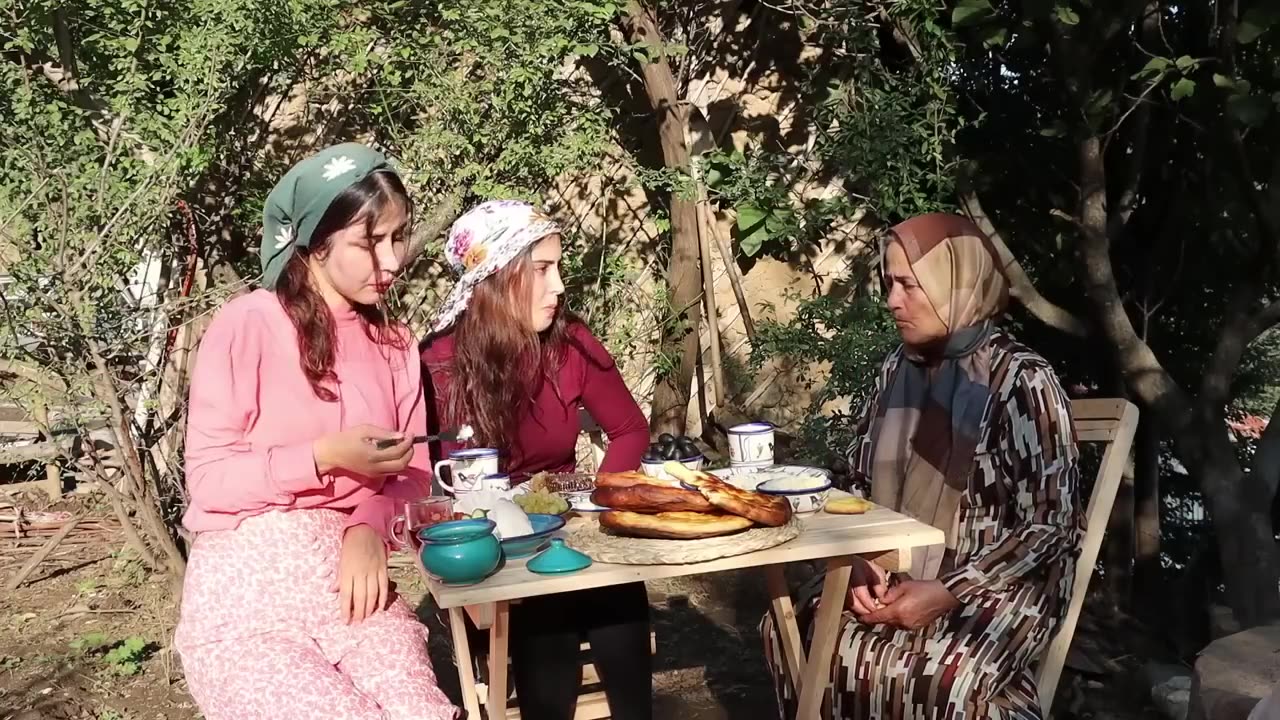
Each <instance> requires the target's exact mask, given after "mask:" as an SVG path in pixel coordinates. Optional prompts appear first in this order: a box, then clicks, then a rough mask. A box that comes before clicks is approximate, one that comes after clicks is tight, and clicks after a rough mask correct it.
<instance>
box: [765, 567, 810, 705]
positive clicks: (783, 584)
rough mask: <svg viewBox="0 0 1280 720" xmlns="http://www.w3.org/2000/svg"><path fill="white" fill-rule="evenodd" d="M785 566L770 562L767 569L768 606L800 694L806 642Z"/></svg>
mask: <svg viewBox="0 0 1280 720" xmlns="http://www.w3.org/2000/svg"><path fill="white" fill-rule="evenodd" d="M784 568H785V566H784V565H770V566H768V567H766V568H765V569H764V573H765V581H766V582H767V584H768V587H769V605H770V607H771V608H772V610H773V626H774V628H776V629H777V631H778V638H779V639H780V640H781V641H782V647H780V648H778V650H779V651H781V652H782V661H783V664H784V665H785V667H786V669H787V674H788V675H790V676H791V687H792V689H793V690H795V693H796V694H797V695H799V694H800V686H801V684H802V680H803V672H804V666H805V663H806V660H805V657H804V641H803V639H802V638H801V637H800V626H799V625H797V624H796V609H795V605H794V604H793V603H792V602H791V592H790V590H788V589H787V578H786V575H785V574H784V572H783V569H784Z"/></svg>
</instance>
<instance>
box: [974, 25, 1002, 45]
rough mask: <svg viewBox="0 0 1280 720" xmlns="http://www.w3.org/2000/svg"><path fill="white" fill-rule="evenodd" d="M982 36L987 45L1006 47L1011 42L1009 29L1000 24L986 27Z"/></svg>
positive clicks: (984, 43)
mask: <svg viewBox="0 0 1280 720" xmlns="http://www.w3.org/2000/svg"><path fill="white" fill-rule="evenodd" d="M981 37H982V44H983V45H984V46H986V47H1004V45H1005V43H1007V42H1009V29H1008V28H1004V27H999V26H992V27H989V28H984V29H983V31H982V33H981Z"/></svg>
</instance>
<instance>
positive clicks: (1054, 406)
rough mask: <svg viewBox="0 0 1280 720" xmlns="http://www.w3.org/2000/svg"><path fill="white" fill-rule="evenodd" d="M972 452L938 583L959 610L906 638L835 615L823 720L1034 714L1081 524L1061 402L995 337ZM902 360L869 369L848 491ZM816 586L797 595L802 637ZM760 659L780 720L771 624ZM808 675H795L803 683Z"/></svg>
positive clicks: (781, 680)
mask: <svg viewBox="0 0 1280 720" xmlns="http://www.w3.org/2000/svg"><path fill="white" fill-rule="evenodd" d="M990 342H992V343H993V344H994V348H993V350H994V352H993V353H992V371H991V382H990V387H991V388H992V395H991V400H990V401H989V403H988V406H987V408H986V410H985V412H984V415H983V418H984V419H983V423H982V432H981V442H980V443H979V445H978V453H977V455H976V457H975V458H974V465H973V473H972V475H971V477H970V481H969V487H968V490H967V492H966V493H965V495H964V497H963V500H962V501H961V505H960V509H959V511H958V517H957V518H956V523H957V524H956V528H957V548H956V551H955V553H954V554H951V553H948V555H947V557H945V558H944V559H943V563H942V569H941V571H940V575H939V579H940V580H942V581H943V583H944V584H945V585H946V587H947V588H948V589H949V590H950V591H951V592H952V594H954V595H955V596H956V598H957V599H959V600H960V602H961V606H960V607H959V608H957V609H956V610H954V611H952V612H951V613H949V614H946V615H943V616H942V617H939V618H938V619H937V620H935V621H934V622H933V623H932V624H930V625H928V626H926V627H925V628H922V629H921V630H919V631H914V632H913V631H906V630H899V629H896V628H892V627H889V626H886V625H877V626H868V625H863V624H862V623H860V622H859V621H858V620H857V619H856V618H855V616H854V615H853V614H852V613H850V612H849V611H847V610H846V611H845V612H844V613H843V616H842V618H841V623H840V627H839V631H838V632H839V639H838V641H837V643H836V649H835V657H834V658H833V662H832V671H831V677H829V678H825V681H826V683H827V685H828V689H827V695H826V698H825V699H824V702H823V710H822V712H823V717H824V718H856V719H862V718H892V719H893V720H909V719H911V718H930V719H933V718H943V719H945V720H980V719H983V718H999V719H1005V718H1009V719H1014V718H1017V719H1023V718H1041V717H1042V713H1041V709H1040V704H1039V701H1038V699H1037V696H1036V687H1035V683H1034V680H1033V676H1032V670H1033V668H1034V667H1035V664H1036V662H1037V661H1038V659H1039V657H1040V656H1041V655H1042V654H1043V652H1044V649H1045V647H1046V646H1047V645H1048V643H1049V641H1050V639H1051V638H1052V633H1053V631H1054V630H1055V629H1056V628H1057V626H1058V624H1059V623H1060V622H1061V620H1062V618H1063V616H1064V615H1065V613H1066V606H1067V600H1068V598H1069V597H1070V589H1071V583H1072V581H1073V578H1074V577H1075V557H1076V555H1077V553H1078V546H1079V540H1080V534H1081V532H1082V531H1083V515H1082V513H1081V512H1080V503H1079V492H1078V472H1077V467H1076V465H1077V452H1076V445H1075V438H1074V432H1073V430H1072V426H1071V416H1070V404H1069V402H1068V400H1067V397H1066V394H1065V393H1064V392H1063V390H1062V387H1061V385H1060V384H1059V382H1058V379H1057V376H1056V375H1055V374H1054V372H1053V369H1052V368H1051V367H1050V366H1049V364H1048V362H1047V361H1045V360H1044V359H1043V358H1042V357H1040V356H1039V355H1037V354H1035V353H1034V352H1032V351H1031V350H1029V349H1027V348H1026V347H1024V346H1022V345H1020V344H1018V343H1017V342H1015V341H1014V340H1013V339H1012V338H1010V337H1009V336H1008V335H1006V334H1004V333H1002V332H998V331H997V332H996V333H994V334H993V335H992V337H991V340H990ZM900 362H905V360H904V358H903V356H902V353H901V351H900V350H899V351H898V352H896V353H893V354H891V355H890V357H889V358H888V359H887V360H886V361H885V363H884V366H883V367H882V368H881V372H880V376H879V379H878V381H877V383H876V388H875V392H874V393H873V395H872V396H871V397H870V398H869V399H868V401H867V403H866V405H865V406H864V407H863V409H862V414H861V417H860V418H859V421H858V422H859V425H860V426H861V430H862V432H860V433H859V434H860V438H861V439H860V440H858V441H857V442H855V443H854V445H853V446H852V447H851V448H850V458H849V460H850V465H851V466H852V470H853V477H854V480H855V482H869V480H870V478H869V477H868V475H869V469H870V467H871V462H870V460H871V438H869V437H867V433H866V429H867V428H868V427H869V423H870V421H871V418H872V417H873V415H874V413H875V407H876V401H877V399H878V397H879V394H880V393H881V392H882V391H883V390H884V388H885V386H886V383H887V381H888V379H889V378H890V377H891V376H892V373H893V370H894V369H895V368H896V367H897V364H898V363H900ZM821 581H822V577H821V576H819V577H816V578H813V579H812V580H811V581H809V582H808V583H806V584H805V585H804V586H802V588H801V590H800V592H799V594H798V597H797V607H798V615H799V622H800V627H801V633H802V637H804V638H806V644H810V643H811V640H812V619H813V614H814V610H815V609H816V606H817V602H818V597H819V596H820V594H821ZM761 634H762V635H763V637H764V642H765V657H766V660H767V662H768V664H769V669H770V671H771V672H772V674H773V677H774V680H775V684H776V690H777V693H778V699H779V704H780V706H781V708H782V714H783V716H784V717H786V718H792V717H794V716H795V712H796V703H797V698H796V696H795V693H794V691H793V690H792V688H791V685H790V683H789V681H788V680H787V677H786V669H785V667H786V663H785V661H784V660H783V655H782V652H781V647H782V646H781V642H780V640H779V637H778V635H777V632H776V630H775V627H774V621H773V618H772V616H771V615H770V614H766V616H765V618H764V620H763V622H762V624H761ZM814 680H815V679H814V678H805V681H808V682H812V681H814Z"/></svg>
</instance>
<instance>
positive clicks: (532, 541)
mask: <svg viewBox="0 0 1280 720" xmlns="http://www.w3.org/2000/svg"><path fill="white" fill-rule="evenodd" d="M529 524H530V525H532V526H533V532H531V533H529V534H528V535H518V536H516V537H511V538H503V539H502V554H504V555H506V556H507V557H509V558H522V557H527V556H529V555H532V554H534V553H535V552H537V551H538V550H541V549H542V546H543V545H546V544H547V541H548V540H549V538H550V536H551V533H553V532H555V531H557V530H559V529H560V528H562V527H564V518H563V517H560V516H559V515H547V514H544V513H529Z"/></svg>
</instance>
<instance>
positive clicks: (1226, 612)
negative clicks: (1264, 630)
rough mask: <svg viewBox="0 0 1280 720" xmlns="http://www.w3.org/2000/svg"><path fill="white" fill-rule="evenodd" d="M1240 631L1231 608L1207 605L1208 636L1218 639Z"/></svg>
mask: <svg viewBox="0 0 1280 720" xmlns="http://www.w3.org/2000/svg"><path fill="white" fill-rule="evenodd" d="M1238 632H1240V623H1238V622H1236V616H1235V614H1234V613H1232V612H1231V608H1229V607H1227V606H1225V605H1210V606H1209V637H1210V638H1212V639H1213V640H1218V639H1221V638H1224V637H1227V636H1230V635H1235V634H1236V633H1238Z"/></svg>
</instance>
